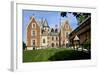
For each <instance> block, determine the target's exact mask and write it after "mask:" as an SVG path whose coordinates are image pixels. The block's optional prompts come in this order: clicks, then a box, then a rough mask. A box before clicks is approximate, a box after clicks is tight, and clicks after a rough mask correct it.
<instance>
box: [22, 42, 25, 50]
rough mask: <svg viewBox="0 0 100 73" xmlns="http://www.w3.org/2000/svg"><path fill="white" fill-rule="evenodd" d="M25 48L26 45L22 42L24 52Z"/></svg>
mask: <svg viewBox="0 0 100 73" xmlns="http://www.w3.org/2000/svg"><path fill="white" fill-rule="evenodd" d="M25 48H26V44H25V43H24V42H23V50H25Z"/></svg>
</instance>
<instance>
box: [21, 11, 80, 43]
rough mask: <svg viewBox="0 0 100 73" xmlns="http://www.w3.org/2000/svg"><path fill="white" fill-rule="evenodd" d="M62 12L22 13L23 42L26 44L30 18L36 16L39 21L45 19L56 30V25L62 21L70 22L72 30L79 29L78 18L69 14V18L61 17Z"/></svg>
mask: <svg viewBox="0 0 100 73" xmlns="http://www.w3.org/2000/svg"><path fill="white" fill-rule="evenodd" d="M60 13H61V12H57V11H36V10H23V11H22V17H23V18H22V20H23V21H22V41H24V42H26V27H27V25H28V23H29V20H30V17H31V16H34V17H35V18H36V19H37V20H41V19H42V18H45V19H46V20H47V22H48V24H49V26H50V27H52V28H55V25H58V27H59V25H60V21H61V20H68V21H69V23H70V26H71V28H72V29H75V28H76V27H77V23H78V22H77V19H76V17H75V16H74V15H73V14H71V13H68V14H67V17H61V16H60Z"/></svg>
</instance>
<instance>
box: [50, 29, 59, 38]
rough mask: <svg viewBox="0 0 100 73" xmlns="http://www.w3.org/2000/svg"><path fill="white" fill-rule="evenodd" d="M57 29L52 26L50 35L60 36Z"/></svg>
mask: <svg viewBox="0 0 100 73" xmlns="http://www.w3.org/2000/svg"><path fill="white" fill-rule="evenodd" d="M52 29H53V30H54V31H52ZM55 30H56V29H54V28H51V30H50V35H51V36H58V35H59V31H58V29H57V32H56V31H55Z"/></svg>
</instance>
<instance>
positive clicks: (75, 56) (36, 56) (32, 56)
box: [23, 48, 91, 62]
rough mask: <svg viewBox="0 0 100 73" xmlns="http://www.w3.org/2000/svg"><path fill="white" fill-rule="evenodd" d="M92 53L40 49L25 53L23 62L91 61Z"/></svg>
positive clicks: (61, 49)
mask: <svg viewBox="0 0 100 73" xmlns="http://www.w3.org/2000/svg"><path fill="white" fill-rule="evenodd" d="M90 58H91V55H90V53H85V52H82V51H75V50H68V49H63V48H60V49H55V48H52V49H39V50H29V51H23V62H40V61H61V60H80V59H90Z"/></svg>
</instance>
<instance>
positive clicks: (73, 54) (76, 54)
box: [48, 50, 91, 61]
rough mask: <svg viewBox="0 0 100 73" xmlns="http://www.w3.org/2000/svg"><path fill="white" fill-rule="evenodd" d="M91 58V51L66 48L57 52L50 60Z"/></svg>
mask: <svg viewBox="0 0 100 73" xmlns="http://www.w3.org/2000/svg"><path fill="white" fill-rule="evenodd" d="M82 59H91V53H85V52H82V51H75V50H69V51H68V50H66V51H60V52H57V53H55V54H54V55H53V56H51V57H50V58H49V59H48V60H50V61H61V60H82Z"/></svg>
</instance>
